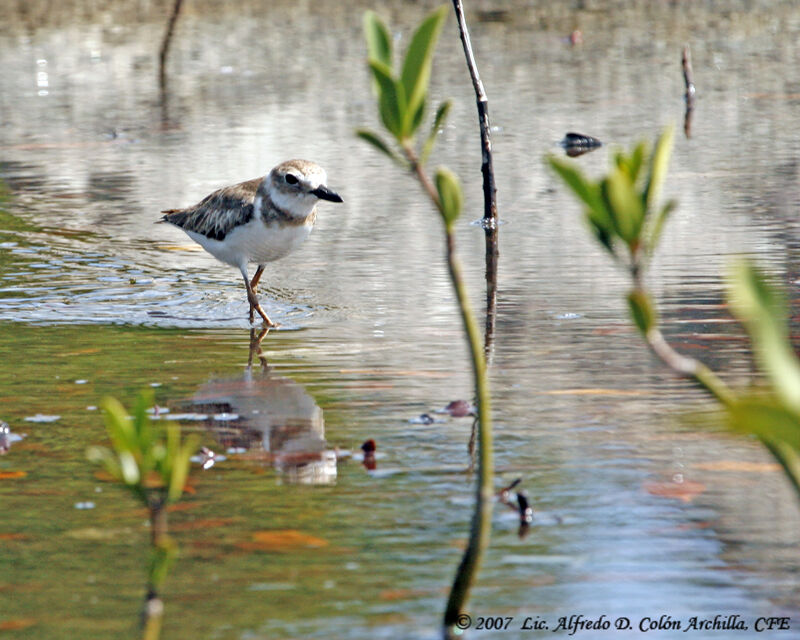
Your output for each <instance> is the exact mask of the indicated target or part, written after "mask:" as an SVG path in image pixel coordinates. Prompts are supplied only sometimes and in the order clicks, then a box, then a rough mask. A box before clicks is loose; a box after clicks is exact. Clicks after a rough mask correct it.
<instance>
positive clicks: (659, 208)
mask: <svg viewBox="0 0 800 640" xmlns="http://www.w3.org/2000/svg"><path fill="white" fill-rule="evenodd" d="M672 140H673V130H672V128H668V129H667V130H665V131H664V133H662V134H661V136H660V137H659V138H658V140H657V141H656V144H655V146H654V148H653V151H652V153H650V152H649V151H648V148H647V144H646V143H644V142H642V143H639V144H638V145H636V146H635V147H634V148H633V150H632V151H631V152H629V153H625V152H623V151H619V152H617V153H616V154H615V155H614V158H613V162H612V167H611V170H610V171H609V173H608V174H607V175H606V176H604V177H602V178H600V179H599V180H592V179H590V178H588V177H586V176H585V175H584V174H583V172H582V171H581V170H580V169H578V168H577V167H576V166H575V165H574V164H572V163H570V162H567V161H564V160H560V159H558V158H555V157H550V158H549V163H550V166H551V167H552V168H553V169H554V170H555V171H556V173H557V174H558V175H559V176H560V177H561V179H562V180H563V181H564V183H565V184H566V185H567V186H568V187H569V189H570V191H572V193H573V194H574V195H575V196H576V197H577V198H578V199H579V200H580V201H581V202H582V203H583V208H584V212H585V217H586V222H587V224H588V226H589V228H590V229H591V231H592V233H593V235H594V236H595V238H596V239H597V241H598V242H599V243H600V245H601V246H602V247H603V248H604V249H605V251H606V252H607V253H608V254H609V255H610V256H611V257H612V258H613V259H614V260H615V261H616V262H617V263H619V264H620V265H622V266H623V267H624V268H625V269H626V270H627V271H628V273H629V274H630V278H631V283H632V288H631V290H630V292H629V293H628V306H629V309H630V315H631V318H632V319H633V321H634V323H635V324H636V326H637V328H638V329H639V331H640V333H641V334H642V336H643V337H644V339H645V341H646V342H647V344H648V345H649V347H650V349H651V350H652V351H653V353H654V354H655V355H656V356H658V358H660V359H661V361H662V362H664V363H665V364H666V365H667V366H668V367H669V368H670V369H672V370H673V371H675V372H676V373H678V374H680V375H682V376H686V377H688V378H691V379H693V380H694V381H695V382H696V383H697V384H698V385H699V386H700V387H702V388H703V389H705V390H706V391H707V392H708V393H709V394H711V395H712V396H713V397H714V398H715V399H716V400H717V401H718V402H719V403H720V405H721V406H722V408H723V410H724V412H725V418H726V423H727V425H728V426H729V427H730V428H731V429H732V430H734V431H736V432H738V433H744V434H750V435H753V436H756V437H757V438H759V439H760V440H761V441H762V442H763V443H764V445H765V446H766V447H767V448H768V449H769V451H770V452H772V454H773V455H774V456H775V458H776V459H777V460H778V462H779V463H780V464H781V466H782V467H783V469H784V471H785V473H786V475H787V477H788V478H789V480H790V482H791V483H792V485H793V486H794V488H795V489H796V491H797V494H798V497H800V361H798V358H797V355H796V354H795V352H794V349H793V348H792V345H791V343H790V342H789V333H788V330H787V321H786V318H787V310H786V304H785V301H784V299H783V296H782V295H781V294H780V292H779V291H778V289H777V288H776V287H774V286H772V285H771V284H769V282H768V281H767V279H766V277H765V276H764V275H763V274H762V273H761V272H760V271H759V270H758V269H757V268H756V267H755V266H753V265H752V264H751V263H750V262H748V261H746V260H740V261H738V262H737V263H736V264H735V265H734V266H733V268H732V269H731V272H730V276H729V282H728V299H729V302H730V306H731V309H732V310H733V313H734V315H735V316H736V317H737V318H738V319H739V320H740V321H741V322H742V324H744V326H745V329H746V330H747V332H748V334H749V336H750V340H751V342H752V345H753V351H754V353H755V358H756V362H757V364H758V366H759V368H760V370H761V372H762V373H763V374H764V378H765V379H766V383H767V384H766V388H764V389H761V390H758V391H738V390H733V389H731V388H730V387H729V386H728V385H727V384H725V382H723V380H721V379H720V378H719V376H717V374H716V373H714V372H713V371H712V370H711V369H709V368H708V367H707V366H706V365H704V364H703V363H701V362H699V361H698V360H696V359H694V358H690V357H688V356H685V355H682V354H680V353H678V352H677V351H675V349H673V348H672V346H671V345H670V344H669V343H668V342H667V340H666V339H665V338H664V335H663V334H662V333H661V329H660V327H659V318H658V313H657V312H656V307H655V304H654V303H653V299H652V296H651V295H650V292H649V291H648V290H647V287H646V285H645V279H644V273H645V269H646V267H647V264H648V261H649V259H650V257H651V256H652V255H653V252H654V251H655V249H656V247H657V245H658V240H659V237H660V236H661V232H662V230H663V228H664V224H665V222H666V220H667V218H668V216H669V214H670V212H671V211H672V210H673V209H674V208H675V203H674V202H672V201H669V202H667V203H665V204H663V205H658V196H659V193H660V191H661V186H662V184H663V182H664V179H665V178H666V174H667V167H668V164H669V158H670V154H671V151H672Z"/></svg>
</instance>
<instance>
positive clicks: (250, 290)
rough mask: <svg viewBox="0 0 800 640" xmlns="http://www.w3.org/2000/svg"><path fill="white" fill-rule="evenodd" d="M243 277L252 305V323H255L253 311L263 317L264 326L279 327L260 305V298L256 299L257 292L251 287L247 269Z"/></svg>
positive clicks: (248, 299)
mask: <svg viewBox="0 0 800 640" xmlns="http://www.w3.org/2000/svg"><path fill="white" fill-rule="evenodd" d="M242 277H243V278H244V286H245V288H246V289H247V301H248V302H249V303H250V322H252V321H253V310H255V311H257V312H258V315H260V316H261V317H262V319H263V320H264V324H265V325H267V326H268V327H277V326H278V325H277V324H275V323H274V322H273V321H272V320H270V319H269V317H268V316H267V314H266V313H264V310H263V309H262V308H261V305H260V304H259V303H258V298H257V297H256V294H255V291H253V287H251V286H250V279H249V278H248V277H247V269H246V268H244V269H242Z"/></svg>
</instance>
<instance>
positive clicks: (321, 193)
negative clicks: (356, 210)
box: [311, 184, 343, 202]
mask: <svg viewBox="0 0 800 640" xmlns="http://www.w3.org/2000/svg"><path fill="white" fill-rule="evenodd" d="M311 193H313V194H314V195H315V196H317V198H319V199H320V200H330V201H331V202H343V200H342V196H340V195H339V194H338V193H336V192H335V191H331V190H330V189H328V187H326V186H325V185H324V184H323V185H322V186H319V187H317V188H316V189H314V190H313V191H312V192H311Z"/></svg>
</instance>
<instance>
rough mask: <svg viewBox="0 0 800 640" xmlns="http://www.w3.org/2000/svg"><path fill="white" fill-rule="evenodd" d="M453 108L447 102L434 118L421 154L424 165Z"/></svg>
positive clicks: (440, 106) (447, 101) (441, 106)
mask: <svg viewBox="0 0 800 640" xmlns="http://www.w3.org/2000/svg"><path fill="white" fill-rule="evenodd" d="M452 106H453V103H452V102H451V101H450V100H445V101H444V102H442V104H440V105H439V108H438V109H437V110H436V115H435V116H434V118H433V124H432V125H431V130H430V133H428V137H427V138H426V139H425V144H423V145H422V153H421V154H420V163H421V164H423V165H424V164H425V163H426V162H427V161H428V158H429V157H430V155H431V151H433V144H434V143H435V142H436V136H437V135H438V134H439V129H441V128H442V125H443V124H444V121H445V120H446V119H447V115H448V114H449V113H450V108H451V107H452Z"/></svg>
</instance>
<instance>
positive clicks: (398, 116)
mask: <svg viewBox="0 0 800 640" xmlns="http://www.w3.org/2000/svg"><path fill="white" fill-rule="evenodd" d="M369 67H370V69H372V75H373V77H374V78H375V81H376V82H377V83H378V87H379V95H378V108H379V111H380V114H381V120H382V121H383V125H384V126H385V127H386V129H387V130H388V131H389V133H391V134H392V135H394V137H395V138H397V139H398V140H404V139H405V137H404V135H403V122H404V121H405V118H406V112H407V106H406V98H405V90H404V89H403V85H402V84H401V83H400V82H399V81H398V80H395V78H394V76H392V70H391V69H390V68H389V67H387V66H386V65H385V64H384V63H382V62H380V61H378V60H370V61H369Z"/></svg>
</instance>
